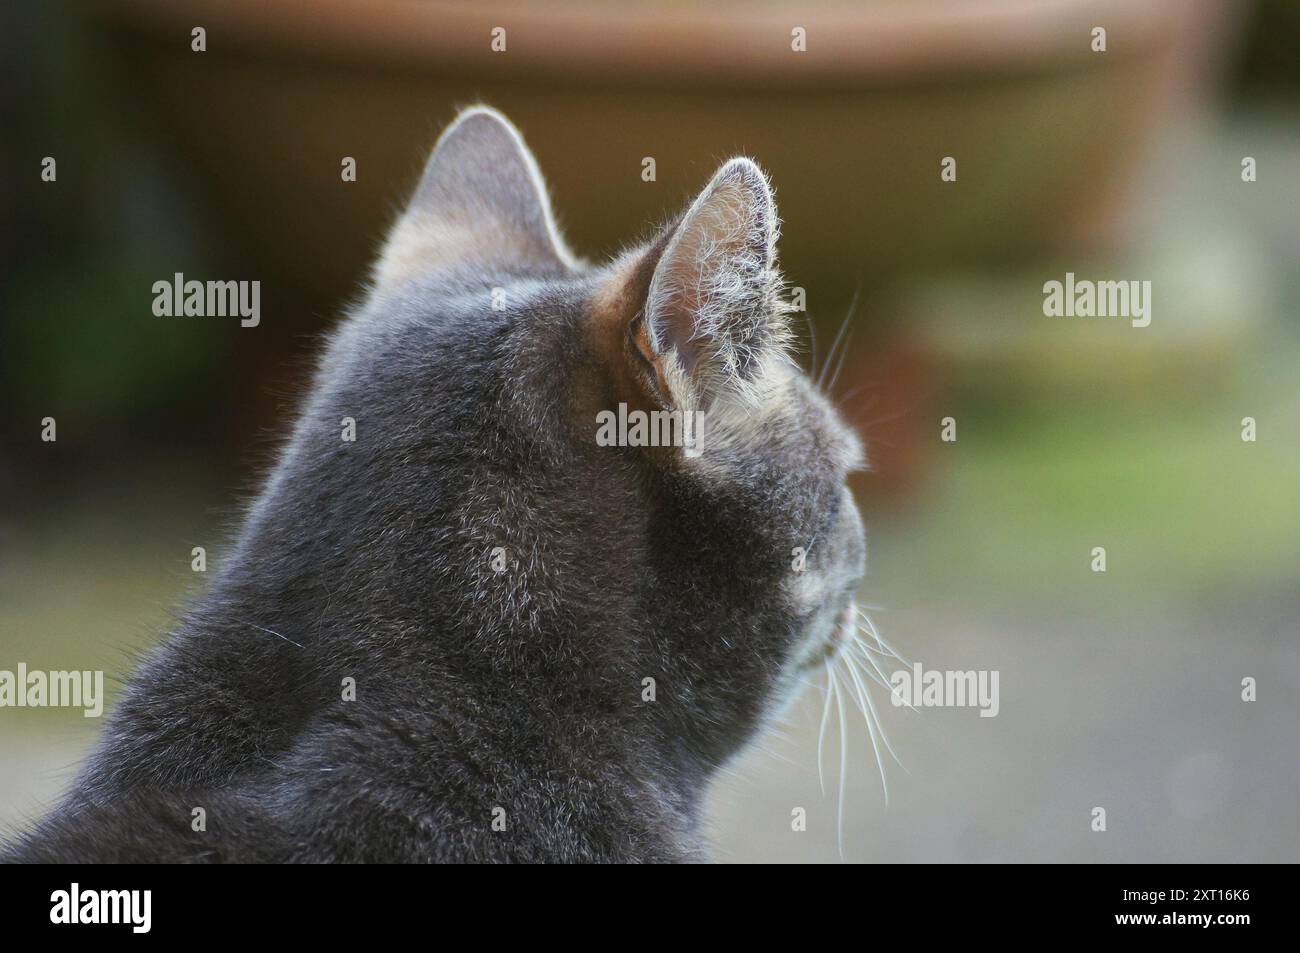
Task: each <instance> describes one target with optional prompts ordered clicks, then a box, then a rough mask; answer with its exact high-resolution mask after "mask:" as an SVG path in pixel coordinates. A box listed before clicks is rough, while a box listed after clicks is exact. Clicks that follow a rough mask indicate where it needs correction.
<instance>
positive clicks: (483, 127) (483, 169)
mask: <svg viewBox="0 0 1300 953" xmlns="http://www.w3.org/2000/svg"><path fill="white" fill-rule="evenodd" d="M576 264H577V261H576V259H575V257H574V255H573V253H572V252H571V251H569V249H568V247H567V246H566V245H565V243H564V239H563V238H562V237H561V236H560V232H559V229H558V228H557V227H556V223H555V216H554V214H553V213H552V211H551V202H550V197H549V196H548V194H547V191H546V183H545V182H544V181H543V180H542V174H541V172H540V170H539V169H538V166H537V160H536V159H535V158H533V154H532V152H531V151H529V149H528V146H527V145H525V143H524V140H523V137H522V136H521V135H520V134H519V130H518V129H516V128H515V127H514V125H513V124H512V123H511V122H510V120H508V119H507V118H506V117H505V116H503V115H501V113H499V112H497V111H496V110H495V109H491V108H489V107H487V106H474V107H471V108H469V109H466V110H464V111H463V112H461V114H460V115H459V116H457V117H456V119H455V121H454V122H452V124H451V125H450V126H448V127H447V129H446V130H445V131H444V132H443V134H442V135H441V136H440V137H439V139H438V142H437V145H435V146H434V147H433V153H432V154H431V155H430V156H429V161H428V162H427V163H426V164H425V167H424V173H423V175H421V177H420V184H419V185H418V186H417V187H416V190H415V194H414V196H413V197H412V199H411V201H410V204H409V205H408V206H407V208H406V211H405V212H403V214H402V217H401V218H400V219H399V220H398V222H397V224H396V225H395V226H394V228H393V230H392V232H391V233H390V234H389V236H388V240H387V241H386V242H385V244H384V249H383V251H382V253H381V254H380V256H379V261H378V263H377V264H376V266H375V271H374V280H375V284H376V285H377V286H378V287H379V288H381V289H382V288H385V287H391V286H394V285H396V284H399V283H402V282H404V281H407V280H410V279H411V278H413V277H418V276H420V275H422V274H425V273H427V272H428V271H430V270H435V269H444V268H457V267H474V266H482V267H490V266H499V267H505V268H508V269H520V270H528V271H530V272H532V273H538V272H541V273H547V272H558V273H563V272H566V271H568V270H569V269H572V268H574V267H575V266H576Z"/></svg>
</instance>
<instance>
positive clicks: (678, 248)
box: [645, 158, 790, 405]
mask: <svg viewBox="0 0 1300 953" xmlns="http://www.w3.org/2000/svg"><path fill="white" fill-rule="evenodd" d="M779 227H780V220H779V219H778V218H777V213H776V204H775V202H774V201H773V197H772V189H771V187H770V186H769V185H768V182H767V177H766V176H765V175H764V174H763V171H762V170H761V169H760V168H759V167H758V166H757V165H756V164H755V163H754V162H753V161H752V160H750V159H744V158H738V159H732V160H731V161H730V162H727V163H726V164H725V165H723V166H722V168H721V169H719V170H718V172H717V173H716V174H715V175H714V177H713V179H712V181H710V182H709V184H708V185H707V186H706V187H705V188H704V190H703V191H702V192H701V193H700V195H699V196H698V197H697V198H696V199H695V201H694V202H693V203H692V205H691V207H690V209H689V210H688V211H687V212H686V215H685V216H684V217H683V218H682V220H681V222H680V223H679V224H678V225H677V227H676V229H675V231H674V233H673V235H672V238H671V239H670V240H669V242H668V245H667V246H666V247H665V249H664V252H663V255H662V256H661V257H660V259H659V263H658V265H657V266H656V268H655V272H654V277H653V278H652V279H651V282H650V289H649V293H648V295H647V298H646V305H645V317H646V332H647V335H648V336H649V339H650V344H651V346H652V347H653V348H654V350H655V352H656V353H657V354H659V355H661V356H662V357H663V358H664V359H665V360H666V361H667V362H668V367H667V368H666V373H665V377H666V379H667V381H668V383H669V386H670V387H671V388H673V389H674V391H675V392H676V391H684V392H685V393H675V394H674V398H675V400H677V401H679V402H685V403H689V404H696V405H700V404H704V403H708V402H711V400H712V399H713V398H714V397H715V396H717V395H718V394H720V393H724V392H725V393H730V394H732V395H734V396H738V397H740V398H742V399H744V398H753V397H756V396H757V394H756V389H757V388H758V387H759V386H760V385H761V382H762V381H763V379H764V378H766V377H767V376H769V375H768V373H767V372H768V371H769V370H770V365H771V363H772V362H773V361H785V360H788V359H789V358H788V346H789V337H790V330H789V324H788V321H787V320H786V307H785V306H784V305H783V303H782V302H781V296H780V288H781V277H780V274H779V273H778V272H777V270H776V241H777V236H778V233H779Z"/></svg>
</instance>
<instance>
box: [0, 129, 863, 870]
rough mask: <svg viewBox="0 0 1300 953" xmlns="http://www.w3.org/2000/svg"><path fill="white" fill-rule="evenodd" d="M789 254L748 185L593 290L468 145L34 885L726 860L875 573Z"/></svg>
mask: <svg viewBox="0 0 1300 953" xmlns="http://www.w3.org/2000/svg"><path fill="white" fill-rule="evenodd" d="M777 227H778V219H777V214H776V209H775V206H774V204H773V198H772V192H771V189H770V187H769V185H768V182H767V179H766V177H765V176H764V174H763V173H762V171H760V169H759V168H758V166H756V165H755V164H754V163H753V162H751V161H750V160H748V159H733V160H732V161H730V162H728V163H726V164H725V165H723V166H722V168H721V169H719V170H718V172H717V174H716V175H714V177H713V179H712V181H711V182H709V184H708V185H707V186H706V187H705V188H704V190H703V191H702V192H701V193H700V195H699V196H698V197H697V198H696V199H695V201H694V202H693V203H692V204H691V206H690V208H689V209H687V211H686V212H685V213H684V214H683V215H682V216H680V217H679V218H678V219H677V220H676V221H675V222H674V223H672V224H671V225H670V226H669V227H667V228H666V229H664V230H663V232H662V233H661V234H660V235H659V236H658V237H657V238H656V239H654V240H653V241H651V242H650V243H649V244H647V245H644V246H642V247H637V248H634V249H631V250H630V251H628V252H626V253H624V254H622V255H621V256H620V257H618V258H617V259H616V260H615V261H613V262H612V263H610V264H608V265H603V266H593V265H589V264H587V263H585V262H582V261H580V260H578V259H577V258H576V257H575V256H574V255H573V254H572V253H571V252H570V251H569V250H568V249H567V248H566V247H565V244H564V241H563V240H562V238H561V237H560V235H559V233H558V231H557V229H556V225H555V220H554V218H553V216H552V213H551V209H550V205H549V201H548V198H547V194H546V191H545V187H544V185H543V183H542V179H541V176H540V174H539V172H538V169H537V165H536V162H535V161H534V159H533V157H532V155H531V153H530V152H529V151H528V149H527V147H526V146H525V145H524V143H523V141H522V139H521V138H520V136H519V134H518V132H517V131H516V130H515V128H514V127H513V126H512V125H511V124H510V123H509V122H508V121H507V120H506V119H505V118H504V117H502V116H501V115H500V114H498V113H496V112H494V111H492V110H490V109H486V108H481V107H480V108H474V109H470V110H468V111H466V112H464V113H462V114H461V115H460V116H459V118H457V119H456V121H455V122H454V123H453V124H452V125H451V127H450V128H449V129H447V131H446V132H445V133H444V134H443V135H442V137H441V139H440V140H439V142H438V144H437V146H436V147H435V148H434V151H433V154H432V156H431V157H430V159H429V162H428V165H427V167H426V169H425V171H424V174H423V178H422V180H421V182H420V184H419V186H418V189H417V191H416V193H415V196H414V198H413V200H412V201H411V204H410V206H409V208H408V209H407V210H406V212H405V213H404V215H403V216H402V218H401V219H400V220H399V221H398V223H397V224H396V226H395V228H394V229H393V232H392V235H391V236H390V238H389V239H388V242H387V244H386V246H385V248H384V249H383V252H382V254H381V256H380V260H379V262H378V265H377V266H376V269H375V272H374V280H373V286H372V287H371V289H370V291H369V294H368V298H367V300H366V302H365V303H364V305H363V306H362V307H361V308H360V309H359V310H358V311H357V312H356V313H355V314H353V315H352V316H351V317H350V318H349V319H348V320H347V321H346V322H345V323H344V324H343V325H342V326H341V327H340V328H339V330H338V331H337V333H336V334H335V335H334V337H333V340H332V342H331V344H330V346H329V348H328V351H327V352H326V354H325V355H324V358H323V360H322V361H321V364H320V368H319V371H318V373H317V376H316V381H315V386H314V389H313V391H312V393H311V395H310V397H309V399H308V400H307V402H306V405H305V407H304V409H303V410H302V415H301V417H300V419H299V420H298V422H297V426H296V428H295V430H294V432H293V436H292V438H291V439H290V441H289V443H288V445H287V446H286V448H285V449H284V451H283V453H282V455H281V457H280V459H279V462H278V464H277V466H276V467H275V468H274V470H273V472H272V473H271V474H270V477H269V479H268V480H267V482H266V486H265V488H264V489H263V490H262V493H261V495H260V496H259V497H258V498H257V499H256V501H255V502H254V503H253V505H252V506H251V508H250V510H249V512H248V514H247V516H246V519H245V522H244V524H243V527H242V530H241V531H240V533H239V536H238V540H237V543H236V545H235V546H234V548H233V551H232V552H231V553H230V554H229V557H228V559H226V560H225V566H224V568H223V569H222V571H221V572H220V573H219V574H218V575H217V576H216V578H215V580H214V582H213V584H212V586H211V589H210V591H209V592H207V594H206V595H205V596H203V598H201V599H200V600H199V601H198V603H197V604H196V605H195V606H194V607H193V608H191V609H190V610H189V611H188V612H187V613H186V615H185V616H184V618H183V619H182V620H181V622H180V624H179V625H178V627H177V628H176V630H175V631H174V632H172V633H171V634H170V636H169V637H168V638H167V639H166V640H165V641H164V643H163V644H162V646H161V647H160V648H159V649H157V650H156V651H155V652H154V653H153V654H152V655H151V656H150V657H149V658H148V659H147V660H146V661H145V662H144V664H143V665H142V666H141V668H140V670H139V671H138V672H137V673H136V674H135V676H134V678H133V679H132V681H131V683H130V685H129V687H128V689H127V691H126V692H125V694H124V695H123V697H122V699H121V701H120V703H119V704H118V706H117V708H116V710H115V711H114V712H113V714H112V716H111V718H110V719H109V724H108V728H107V730H106V733H105V737H104V738H103V739H102V742H101V743H100V745H99V746H98V748H97V750H96V751H95V753H94V755H93V756H92V757H91V758H90V760H89V762H88V763H87V765H86V766H85V767H84V768H83V770H82V772H81V774H80V775H79V777H78V779H77V781H76V783H75V785H74V788H73V790H72V792H71V793H70V794H69V795H68V797H67V798H66V800H65V801H64V802H63V804H62V805H61V806H60V807H59V808H58V809H57V810H56V811H55V812H54V813H53V814H52V815H51V816H50V817H48V818H47V819H45V820H44V821H43V822H41V823H40V824H39V825H37V827H36V828H35V829H34V830H32V831H31V832H30V833H29V834H27V835H26V836H24V837H22V838H20V839H19V840H18V841H17V842H16V843H15V844H14V845H12V846H11V848H10V849H9V852H8V855H7V858H8V859H10V860H25V861H53V860H65V861H97V862H114V861H189V860H193V861H681V860H694V859H700V858H702V857H703V856H704V845H703V842H702V837H701V834H700V831H699V826H700V813H701V803H702V800H703V795H704V792H705V789H706V786H707V785H708V783H709V781H710V779H711V778H712V777H713V776H714V774H715V773H716V772H717V770H718V768H719V766H720V765H722V764H723V763H724V762H726V761H727V760H728V759H730V758H732V757H733V756H735V755H736V754H737V752H739V751H740V750H741V749H742V748H743V747H744V746H745V745H746V743H747V742H748V741H749V740H750V739H751V738H753V737H754V736H755V734H756V733H757V732H759V731H760V730H761V729H762V727H763V724H764V722H765V720H766V719H768V718H769V717H770V716H771V715H772V714H773V713H775V712H776V711H777V710H778V709H779V708H780V706H782V705H783V704H784V703H786V702H787V701H788V700H789V699H790V698H792V697H793V696H794V694H795V693H796V692H797V690H798V687H799V685H800V684H801V682H802V679H803V675H804V674H805V673H806V672H808V671H810V670H813V669H818V670H820V667H821V665H822V663H823V661H824V660H825V659H827V658H828V657H831V656H832V655H833V654H834V653H835V652H836V651H837V650H838V649H839V647H840V641H841V640H842V639H843V638H844V637H845V632H846V630H847V629H849V628H850V627H851V626H852V614H853V603H852V596H853V592H854V590H855V587H856V584H857V582H858V579H859V577H860V575H861V573H862V570H863V561H864V558H865V547H864V542H863V533H862V526H861V523H860V521H859V518H858V513H857V510H856V508H855V506H854V503H853V500H852V498H851V496H850V495H849V492H848V490H847V489H846V487H845V476H846V474H847V473H848V472H849V471H850V470H852V469H853V468H855V467H857V466H858V465H859V464H860V461H861V449H860V446H859V444H858V441H857V439H856V438H855V436H854V435H853V434H852V432H851V431H850V430H849V429H848V428H847V427H846V426H845V425H844V424H843V423H842V422H841V421H840V419H839V418H838V417H837V415H836V412H835V411H834V410H833V409H832V407H831V406H830V404H829V403H828V402H827V400H826V399H825V398H824V397H823V396H822V394H821V393H820V392H819V391H818V389H817V388H816V386H815V385H814V384H813V383H812V382H810V380H809V379H808V378H807V377H806V375H804V374H803V373H802V372H801V371H800V370H799V369H798V368H797V366H796V365H795V364H794V363H793V361H792V360H791V359H790V357H789V347H790V331H789V318H788V315H787V314H786V308H785V306H784V305H783V303H782V300H781V281H780V277H779V275H778V273H777V271H776V259H775V251H776V238H777ZM670 412H676V416H674V417H666V416H665V415H666V414H668V413H670ZM615 416H617V418H618V420H619V421H620V423H619V425H618V427H616V428H611V427H610V426H608V425H609V422H610V420H611V419H613V418H614V417H615ZM348 418H350V421H349V420H348ZM647 419H649V420H651V421H652V423H651V425H650V426H649V428H648V429H649V431H650V432H651V434H655V433H659V434H666V435H667V436H669V437H672V436H673V434H674V433H677V434H679V435H680V434H682V433H685V438H684V439H682V440H680V441H678V440H675V439H669V440H658V441H656V440H654V439H653V438H652V437H651V438H650V439H647V428H646V427H645V426H640V425H638V424H637V423H635V422H636V421H638V420H639V421H644V420H647ZM665 419H666V420H667V421H668V426H667V427H666V428H661V429H656V426H657V425H656V424H654V423H653V421H655V420H658V422H659V424H663V422H664V420H665ZM683 420H691V421H696V422H697V423H698V426H697V427H696V428H695V429H694V430H693V431H690V432H687V431H686V430H685V429H684V428H682V427H681V426H680V424H681V422H682V421H683ZM628 422H631V423H628ZM675 424H676V425H677V427H676V430H674V425H675ZM351 430H354V432H355V433H354V435H355V439H351V440H349V439H345V437H348V436H352V434H351V433H350V432H349V431H351ZM602 431H604V433H603V437H602ZM611 433H612V434H614V435H615V436H616V437H617V439H614V440H611V439H609V437H610V435H611ZM611 443H613V444H614V445H612V446H611V445H609V444H611ZM647 444H648V445H647ZM804 553H806V557H805V556H804V555H803V554H804ZM199 809H201V811H200V810H199ZM196 828H201V829H196Z"/></svg>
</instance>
